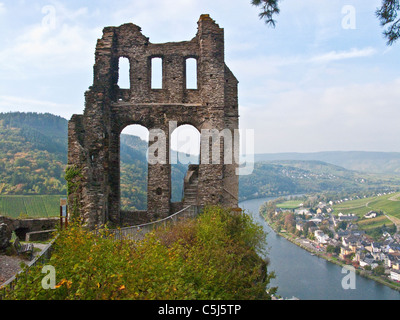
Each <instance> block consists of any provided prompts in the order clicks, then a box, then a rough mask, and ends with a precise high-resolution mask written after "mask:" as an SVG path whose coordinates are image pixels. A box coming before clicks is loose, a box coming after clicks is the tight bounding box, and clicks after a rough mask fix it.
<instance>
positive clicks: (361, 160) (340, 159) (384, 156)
mask: <svg viewBox="0 0 400 320" xmlns="http://www.w3.org/2000/svg"><path fill="white" fill-rule="evenodd" d="M282 160H296V161H323V162H326V163H330V164H333V165H337V166H341V167H343V168H346V169H348V170H356V171H362V172H367V173H383V174H393V175H400V152H370V151H325V152H313V153H297V152H288V153H264V154H256V155H255V161H256V162H260V161H282Z"/></svg>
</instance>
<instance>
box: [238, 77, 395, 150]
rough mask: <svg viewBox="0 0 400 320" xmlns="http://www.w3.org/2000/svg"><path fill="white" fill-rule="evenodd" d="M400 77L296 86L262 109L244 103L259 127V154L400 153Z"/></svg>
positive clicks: (244, 114)
mask: <svg viewBox="0 0 400 320" xmlns="http://www.w3.org/2000/svg"><path fill="white" fill-rule="evenodd" d="M399 86H400V78H399V79H396V80H393V81H390V82H387V83H368V84H353V85H347V86H342V87H329V88H326V89H324V90H321V91H318V90H314V89H309V90H300V89H292V90H289V91H286V92H282V93H280V94H276V95H274V96H273V97H270V99H269V100H268V103H265V105H264V106H263V107H258V108H255V107H254V106H253V107H243V106H241V110H240V111H241V126H242V127H245V128H253V129H255V134H256V146H255V148H256V153H261V152H315V151H325V150H369V151H373V150H376V151H400V143H399V142H400V141H399V137H400V127H399V126H398V124H397V122H398V119H399V118H400V110H399V108H398V101H399V100H400V91H399V90H398V89H397V88H398V87H399Z"/></svg>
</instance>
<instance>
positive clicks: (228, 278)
mask: <svg viewBox="0 0 400 320" xmlns="http://www.w3.org/2000/svg"><path fill="white" fill-rule="evenodd" d="M104 232H105V233H107V231H104ZM264 246H265V234H264V232H263V231H262V228H261V227H260V226H258V225H256V224H254V223H253V222H252V220H251V218H250V217H249V216H248V215H245V214H240V215H238V214H231V213H230V212H228V211H227V210H224V209H222V208H220V207H210V208H206V209H205V211H204V213H203V214H202V215H200V216H199V217H198V218H197V219H192V220H184V221H180V222H178V223H177V224H175V225H173V226H169V227H166V228H161V229H157V230H156V231H154V232H152V233H149V234H147V235H146V237H145V239H144V240H142V241H138V242H134V241H128V240H125V241H113V240H111V239H110V238H107V237H104V234H103V236H102V235H100V236H96V235H94V234H93V233H91V232H89V231H87V230H85V229H82V228H81V227H80V226H79V225H78V224H76V223H74V224H72V225H70V227H69V228H68V229H67V230H63V231H61V232H60V234H59V237H58V238H57V240H56V242H55V250H54V253H53V255H52V258H51V260H50V262H49V263H48V264H50V265H52V266H53V267H54V268H55V270H56V278H57V281H56V283H57V285H56V288H55V289H54V290H51V289H48V290H45V289H43V288H42V285H41V282H42V279H43V277H44V276H45V275H44V274H43V273H41V270H42V266H36V267H32V268H31V269H29V271H28V272H26V273H22V274H21V276H20V278H21V279H20V280H19V282H18V284H17V287H16V289H15V290H14V291H13V292H10V293H9V294H8V296H7V298H8V299H58V300H66V299H84V300H94V299H107V300H108V299H168V300H172V299H226V300H228V299H269V298H270V294H272V293H274V292H275V291H276V290H275V288H270V290H269V292H268V293H267V292H266V288H267V286H268V284H269V282H270V280H271V278H273V276H274V275H273V273H268V272H267V263H266V261H265V260H264V259H262V258H261V257H260V256H262V255H264V256H265V252H263V250H262V248H263V247H264Z"/></svg>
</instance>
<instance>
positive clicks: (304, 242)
mask: <svg viewBox="0 0 400 320" xmlns="http://www.w3.org/2000/svg"><path fill="white" fill-rule="evenodd" d="M259 215H260V216H261V217H262V218H263V219H264V220H265V221H266V223H267V224H268V225H269V227H270V228H271V229H272V230H273V231H274V232H275V233H276V234H277V235H278V236H280V237H283V238H285V239H286V240H288V241H290V242H291V243H293V244H295V245H296V246H298V247H300V248H302V249H304V250H306V251H308V252H309V253H310V254H312V255H315V256H317V257H319V258H322V259H325V260H326V261H328V262H331V263H333V264H336V265H338V266H341V267H344V266H346V264H345V263H344V261H342V260H339V259H338V258H336V257H334V256H333V255H331V254H328V253H326V252H324V251H322V249H316V248H315V244H313V243H312V241H311V240H308V239H302V238H299V237H296V236H295V235H293V234H291V233H288V232H279V231H277V230H276V227H275V226H274V223H272V222H271V221H268V219H267V218H266V217H265V216H264V215H262V214H261V213H259ZM314 248H315V249H314ZM355 272H356V273H357V274H358V275H360V276H362V277H364V278H367V279H370V280H373V281H376V282H378V283H380V284H382V285H385V286H387V287H389V288H390V289H393V290H396V291H398V292H400V284H396V283H393V282H392V281H390V280H388V279H385V278H383V277H381V276H375V275H373V274H372V273H370V272H369V271H367V270H363V269H355Z"/></svg>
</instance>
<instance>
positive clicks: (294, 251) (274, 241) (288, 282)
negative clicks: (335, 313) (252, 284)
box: [239, 198, 400, 300]
mask: <svg viewBox="0 0 400 320" xmlns="http://www.w3.org/2000/svg"><path fill="white" fill-rule="evenodd" d="M271 199H273V198H263V199H253V200H247V201H242V202H240V204H239V206H240V207H241V208H242V209H244V210H246V211H247V212H248V213H249V214H251V215H252V216H253V218H254V221H255V222H257V223H259V224H261V225H262V226H263V228H264V230H265V231H266V232H267V233H268V236H267V250H268V257H269V259H270V265H269V267H268V271H274V272H275V274H276V278H275V279H273V280H272V282H271V284H270V286H277V287H278V291H277V294H278V295H280V296H282V297H284V298H291V297H296V298H299V299H302V300H400V292H398V291H396V290H393V289H390V288H389V287H387V286H384V285H382V284H379V283H377V282H376V281H373V280H370V279H367V278H365V277H362V276H359V275H355V281H354V282H353V283H354V284H355V288H354V289H352V288H349V289H344V288H343V287H342V280H343V279H344V278H345V279H344V282H346V279H348V278H349V271H346V270H343V271H344V272H343V273H342V267H341V266H338V265H336V264H333V263H331V262H328V261H326V260H324V259H322V258H318V257H317V256H312V255H311V254H310V253H309V252H308V251H306V250H304V249H301V248H300V247H298V246H296V245H295V244H293V243H291V242H290V241H288V240H286V239H285V238H283V237H281V236H278V235H277V234H276V233H275V232H274V231H273V230H272V229H271V228H270V227H269V226H268V224H267V223H266V222H265V220H264V219H263V218H262V217H261V215H260V214H259V208H260V206H261V205H262V204H263V203H264V202H265V201H268V200H271ZM347 283H350V282H347Z"/></svg>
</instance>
